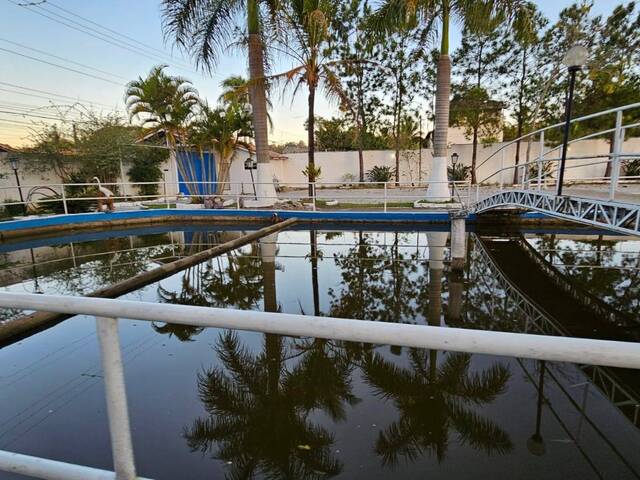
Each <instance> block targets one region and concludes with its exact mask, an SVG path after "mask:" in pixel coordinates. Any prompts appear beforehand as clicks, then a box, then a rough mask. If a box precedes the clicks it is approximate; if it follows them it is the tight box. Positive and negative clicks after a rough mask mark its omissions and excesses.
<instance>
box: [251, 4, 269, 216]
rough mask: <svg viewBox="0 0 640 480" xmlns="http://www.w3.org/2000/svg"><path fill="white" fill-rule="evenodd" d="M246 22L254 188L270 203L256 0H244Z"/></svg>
mask: <svg viewBox="0 0 640 480" xmlns="http://www.w3.org/2000/svg"><path fill="white" fill-rule="evenodd" d="M247 24H248V32H249V40H248V50H249V101H250V102H251V114H252V117H253V129H254V137H255V138H254V141H255V144H256V159H257V161H258V171H257V179H256V182H257V183H258V185H257V186H256V187H257V188H256V190H257V192H258V200H261V201H263V202H267V203H269V204H273V202H274V200H275V198H265V197H267V196H269V197H270V196H273V195H275V189H274V188H273V186H272V185H271V186H270V185H267V183H268V182H270V181H271V179H270V178H265V177H266V176H267V175H268V173H269V134H268V125H269V123H268V120H267V95H266V83H265V76H264V46H263V44H262V36H261V35H260V19H259V7H258V2H257V0H249V1H248V2H247ZM261 197H262V198H261Z"/></svg>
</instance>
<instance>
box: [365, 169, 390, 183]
mask: <svg viewBox="0 0 640 480" xmlns="http://www.w3.org/2000/svg"><path fill="white" fill-rule="evenodd" d="M395 176H396V169H395V168H391V167H388V166H382V167H381V166H378V165H376V166H375V167H373V168H372V169H371V170H369V171H368V172H367V179H368V180H369V181H370V182H391V181H392V180H393V179H394V178H395Z"/></svg>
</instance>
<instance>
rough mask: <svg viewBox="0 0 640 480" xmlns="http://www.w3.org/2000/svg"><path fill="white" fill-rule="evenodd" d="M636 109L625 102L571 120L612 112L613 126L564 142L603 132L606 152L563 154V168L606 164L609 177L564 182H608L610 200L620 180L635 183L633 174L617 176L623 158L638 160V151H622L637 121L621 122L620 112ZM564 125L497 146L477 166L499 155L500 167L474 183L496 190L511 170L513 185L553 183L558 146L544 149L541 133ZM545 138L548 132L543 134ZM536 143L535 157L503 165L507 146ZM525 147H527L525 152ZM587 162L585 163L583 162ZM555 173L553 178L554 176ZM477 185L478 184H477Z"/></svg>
mask: <svg viewBox="0 0 640 480" xmlns="http://www.w3.org/2000/svg"><path fill="white" fill-rule="evenodd" d="M634 109H640V103H634V104H630V105H625V106H622V107H618V108H613V109H610V110H606V111H603V112H598V113H594V114H591V115H585V116H582V117H577V118H574V119H572V120H571V124H572V125H575V124H577V123H580V122H585V121H588V120H591V119H594V118H598V117H602V116H607V115H612V116H613V115H615V126H614V127H613V128H608V129H603V130H600V131H597V132H594V133H590V134H587V135H583V136H581V137H579V138H575V139H572V140H570V141H569V142H568V146H571V145H572V144H577V143H579V142H582V141H585V140H589V139H593V138H597V137H602V136H605V135H610V134H613V135H612V139H611V141H612V145H611V151H610V152H609V153H606V154H594V155H567V156H566V161H567V165H566V167H565V170H570V169H574V168H584V167H590V166H594V165H603V166H606V165H608V164H610V165H611V176H610V177H602V176H591V177H587V176H583V177H578V178H574V179H565V183H567V184H576V183H583V184H586V183H602V182H603V181H604V182H606V183H608V184H609V189H608V198H609V200H614V199H615V195H616V190H617V187H618V185H619V184H620V183H622V182H631V181H633V182H636V181H637V180H638V178H637V177H634V176H623V175H621V167H622V161H624V160H635V159H640V152H623V148H622V147H623V143H624V140H625V136H626V132H627V131H628V130H630V129H633V128H639V127H640V122H634V123H629V124H626V125H625V124H624V113H625V112H627V111H629V110H634ZM562 127H564V122H562V123H557V124H555V125H550V126H548V127H545V128H541V129H538V130H535V131H533V132H531V133H528V134H526V135H523V136H521V137H519V138H517V139H515V140H512V141H510V142H507V143H505V144H504V145H502V146H501V147H500V148H498V149H497V150H496V151H495V152H493V153H492V154H491V155H489V156H488V157H487V158H486V159H485V160H483V161H482V162H480V163H479V165H478V166H477V169H479V168H480V167H482V166H483V165H484V164H486V163H487V162H489V161H490V160H491V159H493V158H494V157H496V156H497V155H500V168H499V169H497V170H496V171H494V172H493V173H491V174H489V175H487V176H486V177H484V178H482V180H480V181H479V182H478V184H479V185H489V184H492V185H496V184H497V185H498V186H499V189H500V190H503V189H504V188H505V183H509V182H505V179H504V177H505V173H508V172H511V174H512V175H513V177H514V178H515V179H516V181H515V182H514V185H513V186H518V187H521V188H524V189H531V188H535V189H536V190H541V189H542V188H546V187H547V186H557V177H558V175H557V173H558V168H559V164H560V161H561V158H562V145H561V144H560V145H556V146H554V147H552V148H549V149H547V148H546V147H547V141H546V140H545V135H546V134H548V132H549V131H551V130H553V129H557V128H562ZM547 138H548V135H547ZM533 142H535V143H537V145H538V152H537V155H536V158H534V159H533V160H528V161H525V162H524V163H519V164H517V165H515V164H514V165H507V166H505V154H506V151H507V149H508V148H509V147H511V146H513V145H516V148H518V145H522V144H523V143H533ZM528 150H529V148H527V154H528ZM554 152H555V153H557V156H550V154H552V153H554ZM588 160H594V161H593V162H588ZM585 161H587V162H585ZM570 162H576V163H575V164H571V163H570ZM548 165H551V166H552V168H551V169H548V171H544V170H545V168H548V167H547V166H548ZM530 172H532V173H533V174H534V175H535V176H533V177H532V176H530ZM554 176H555V178H554ZM477 188H478V187H477Z"/></svg>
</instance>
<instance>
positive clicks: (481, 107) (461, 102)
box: [451, 85, 503, 183]
mask: <svg viewBox="0 0 640 480" xmlns="http://www.w3.org/2000/svg"><path fill="white" fill-rule="evenodd" d="M456 90H457V91H456V92H455V93H454V95H453V99H452V100H451V124H452V125H454V126H458V127H462V128H464V130H465V135H466V136H467V138H473V139H474V141H475V142H476V143H474V146H473V147H474V148H473V154H472V156H471V183H476V182H477V178H476V158H477V141H478V136H482V137H484V139H485V141H488V142H491V141H492V139H493V141H495V138H496V135H497V134H498V133H499V132H500V130H501V129H502V108H503V105H502V103H501V102H498V101H496V100H492V99H491V98H490V97H489V93H488V92H487V90H485V89H484V88H482V87H477V86H472V87H470V86H467V85H461V86H460V87H459V88H458V89H456Z"/></svg>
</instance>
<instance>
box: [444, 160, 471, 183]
mask: <svg viewBox="0 0 640 480" xmlns="http://www.w3.org/2000/svg"><path fill="white" fill-rule="evenodd" d="M470 174H471V167H470V166H468V165H462V164H461V163H457V164H456V165H454V166H452V167H447V176H448V177H449V181H451V182H463V181H465V180H467V179H468V178H469V175H470Z"/></svg>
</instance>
